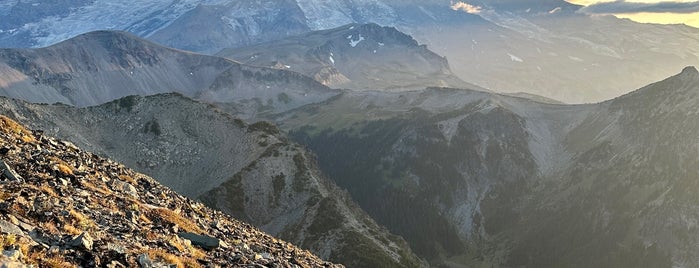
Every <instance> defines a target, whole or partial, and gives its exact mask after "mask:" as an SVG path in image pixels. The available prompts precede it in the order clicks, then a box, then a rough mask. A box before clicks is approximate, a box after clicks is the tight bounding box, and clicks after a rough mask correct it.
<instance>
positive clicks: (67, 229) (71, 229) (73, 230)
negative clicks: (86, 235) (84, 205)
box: [63, 224, 83, 235]
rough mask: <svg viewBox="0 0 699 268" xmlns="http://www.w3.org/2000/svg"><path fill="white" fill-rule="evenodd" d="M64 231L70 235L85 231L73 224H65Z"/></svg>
mask: <svg viewBox="0 0 699 268" xmlns="http://www.w3.org/2000/svg"><path fill="white" fill-rule="evenodd" d="M63 231H64V232H66V233H68V234H70V235H79V234H82V233H83V231H80V230H78V228H75V226H73V225H71V224H63Z"/></svg>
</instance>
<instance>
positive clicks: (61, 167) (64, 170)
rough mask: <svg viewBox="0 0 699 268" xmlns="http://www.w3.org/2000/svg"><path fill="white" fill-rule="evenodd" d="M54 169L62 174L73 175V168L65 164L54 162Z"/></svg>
mask: <svg viewBox="0 0 699 268" xmlns="http://www.w3.org/2000/svg"><path fill="white" fill-rule="evenodd" d="M56 169H58V171H59V172H61V173H63V175H73V169H72V168H71V167H69V166H68V165H65V164H56Z"/></svg>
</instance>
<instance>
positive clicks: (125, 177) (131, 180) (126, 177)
mask: <svg viewBox="0 0 699 268" xmlns="http://www.w3.org/2000/svg"><path fill="white" fill-rule="evenodd" d="M119 179H120V180H122V181H125V182H128V183H131V185H137V184H138V183H137V182H136V180H135V179H134V178H133V177H131V176H129V175H126V174H122V175H119Z"/></svg>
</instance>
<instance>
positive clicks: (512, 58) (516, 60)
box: [507, 53, 524, 62]
mask: <svg viewBox="0 0 699 268" xmlns="http://www.w3.org/2000/svg"><path fill="white" fill-rule="evenodd" d="M507 55H508V56H510V60H511V61H514V62H524V60H522V58H520V57H517V56H515V55H513V54H510V53H507Z"/></svg>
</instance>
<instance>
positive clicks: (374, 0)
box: [0, 0, 699, 103]
mask: <svg viewBox="0 0 699 268" xmlns="http://www.w3.org/2000/svg"><path fill="white" fill-rule="evenodd" d="M110 3H111V4H110V5H105V4H101V2H95V1H69V2H66V1H59V2H46V1H36V2H31V3H29V2H24V1H22V2H17V1H15V2H7V3H5V4H0V16H3V21H2V22H0V47H18V48H27V47H44V46H49V45H52V44H56V43H58V42H61V41H64V40H67V39H69V38H71V37H74V36H77V35H80V34H83V33H85V32H89V31H94V30H103V29H115V30H123V31H128V32H131V33H134V34H136V35H138V36H141V37H144V38H148V39H149V40H152V41H155V42H158V43H162V44H164V45H166V46H170V47H174V48H179V49H185V50H191V51H196V52H204V53H208V54H213V53H217V52H219V51H221V50H222V49H226V48H242V47H246V46H251V45H256V44H260V43H264V42H270V41H275V40H280V39H284V38H286V37H290V36H296V35H300V34H306V33H310V32H312V31H318V30H327V29H333V28H336V27H340V26H343V25H347V24H351V23H377V24H379V25H382V26H392V27H396V29H398V30H400V31H402V32H405V33H407V34H410V35H412V36H413V37H414V38H415V39H416V40H417V41H418V42H419V43H420V44H426V45H427V46H428V47H429V48H430V49H431V50H432V51H434V52H436V53H437V54H440V55H443V56H445V57H447V58H448V59H449V62H450V64H451V67H452V70H453V73H454V75H456V76H457V77H459V78H460V79H462V80H464V81H467V82H470V83H473V84H477V85H479V86H482V87H484V88H488V89H491V90H495V91H498V92H506V93H514V92H526V93H530V94H536V95H541V96H544V97H548V98H552V99H556V100H559V101H563V102H566V103H592V102H599V101H603V100H607V99H610V98H613V97H617V96H619V95H622V94H624V93H627V92H628V91H630V90H631V89H634V88H639V87H641V86H643V85H646V84H648V83H651V82H654V81H658V80H660V79H663V78H665V77H668V76H670V75H672V74H673V73H674V72H675V71H676V70H677V69H680V68H682V67H684V66H687V65H696V64H698V63H697V62H698V55H697V50H696V47H698V46H699V44H697V40H696V38H695V36H696V35H697V31H698V30H697V29H696V28H692V27H688V26H683V25H655V24H642V23H636V22H632V21H629V20H622V19H617V18H614V17H611V16H599V15H586V14H584V13H581V12H579V8H580V6H577V5H572V4H570V3H568V2H565V1H562V0H551V1H548V0H547V1H509V0H507V1H502V0H483V1H447V0H427V1H414V0H410V1H397V0H371V1H356V0H352V1H321V0H293V1H291V0H264V1H258V0H255V1H253V0H242V1H234V2H231V1H222V0H185V1H172V0H158V1H142V0H139V1H124V0H118V1H112V2H110ZM460 3H461V4H460ZM463 4H468V5H470V6H471V10H469V9H468V8H465V6H464V5H463ZM664 40H672V41H667V42H666V41H664ZM297 67H298V66H297Z"/></svg>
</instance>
